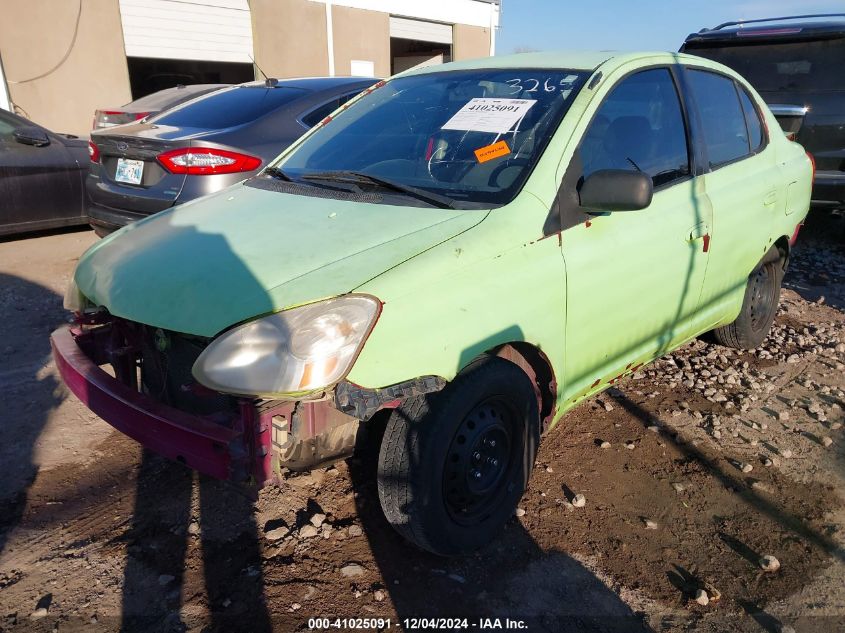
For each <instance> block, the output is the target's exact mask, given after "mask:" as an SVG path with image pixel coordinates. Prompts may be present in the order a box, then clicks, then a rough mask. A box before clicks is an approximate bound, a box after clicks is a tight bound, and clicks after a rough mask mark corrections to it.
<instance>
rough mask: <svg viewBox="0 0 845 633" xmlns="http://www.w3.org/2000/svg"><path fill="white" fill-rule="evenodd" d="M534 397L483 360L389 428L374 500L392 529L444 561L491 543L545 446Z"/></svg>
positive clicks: (504, 367) (394, 418)
mask: <svg viewBox="0 0 845 633" xmlns="http://www.w3.org/2000/svg"><path fill="white" fill-rule="evenodd" d="M539 428H540V424H539V413H538V407H537V398H536V395H535V392H534V388H533V386H532V384H531V381H530V380H529V378H528V376H526V374H525V373H524V372H523V371H522V370H521V369H520V368H519V367H517V366H516V365H514V364H513V363H511V362H509V361H506V360H503V359H500V358H494V357H484V358H482V359H479V360H477V361H474V362H473V363H471V364H470V365H469V366H468V367H467V368H466V369H465V370H464V371H462V372H461V373H460V374H459V375H458V376H457V377H456V378H455V380H454V381H452V382H451V383H450V384H449V385H447V386H446V388H445V389H444V390H443V391H442V392H440V393H437V394H429V395H427V396H419V397H416V398H410V399H409V400H406V401H405V402H404V403H403V404H402V406H400V407H399V408H398V409H396V410H395V411H394V412H393V413H392V414H391V416H390V419H389V420H388V422H387V428H386V430H385V434H384V438H383V439H382V444H381V450H380V452H379V467H378V492H379V499H380V501H381V506H382V509H383V510H384V514H385V516H386V517H387V520H388V522H390V524H391V525H393V527H394V528H395V529H396V530H397V531H398V532H399V533H400V534H402V536H404V537H405V538H406V539H408V540H409V541H411V542H412V543H415V544H416V545H418V546H419V547H421V548H423V549H426V550H428V551H430V552H434V553H435V554H440V555H443V556H455V555H462V554H468V553H470V552H472V551H474V550H476V549H478V548H480V547H482V546H483V545H485V544H487V543H488V542H490V541H491V540H492V539H493V538H495V536H496V535H497V534H498V532H499V530H501V528H502V526H503V525H504V524H505V522H506V521H507V520H508V519H509V518H510V517H511V516H512V515H513V512H514V510H515V509H516V505H517V503H518V502H519V499H520V497H521V496H522V493H523V492H524V491H525V487H526V485H527V483H528V477H529V475H530V474H531V469H532V466H533V464H534V457H535V455H536V452H537V445H538V443H539Z"/></svg>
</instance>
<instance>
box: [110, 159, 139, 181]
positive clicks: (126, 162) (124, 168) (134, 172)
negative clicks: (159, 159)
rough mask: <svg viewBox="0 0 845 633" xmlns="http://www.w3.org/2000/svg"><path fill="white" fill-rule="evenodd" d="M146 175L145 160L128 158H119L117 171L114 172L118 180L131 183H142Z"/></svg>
mask: <svg viewBox="0 0 845 633" xmlns="http://www.w3.org/2000/svg"><path fill="white" fill-rule="evenodd" d="M143 176H144V161H142V160H130V159H128V158H118V159H117V171H116V172H115V174H114V179H115V181H116V182H125V183H129V184H130V185H140V184H141V178H143Z"/></svg>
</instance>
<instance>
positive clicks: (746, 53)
mask: <svg viewBox="0 0 845 633" xmlns="http://www.w3.org/2000/svg"><path fill="white" fill-rule="evenodd" d="M796 29H797V30H799V31H800V28H798V27H796ZM735 39H738V38H735ZM686 52H688V53H692V54H694V55H700V56H702V57H706V58H708V59H712V60H714V61H717V62H719V63H722V64H725V65H726V66H729V67H731V68H733V69H734V70H735V71H737V72H738V73H739V74H741V75H742V76H743V77H744V78H745V79H746V80H747V81H748V82H749V83H750V84H751V85H752V86H754V89H755V90H756V91H757V92H758V93H759V94H760V96H761V97H762V98H763V99H764V100H765V101H766V103H768V104H769V105H772V106H792V107H793V108H797V109H798V110H797V111H798V112H805V114H804V115H803V118H802V117H787V118H786V120H787V121H788V124H789V125H790V129H794V128H795V127H797V126H798V125H800V128H798V130H797V134H796V137H795V140H797V141H798V142H799V143H800V144H801V145H803V146H804V148H805V149H806V150H807V151H809V152H810V153H811V154H812V155H813V157H814V158H815V161H816V169H817V172H816V177H817V180H819V181H825V180H827V179H830V178H839V179H841V178H842V177H843V172H845V73H843V70H842V69H843V64H845V38H843V37H841V35H840V36H835V35H833V34H825V35H824V36H819V37H818V39H808V38H804V39H801V40H798V41H795V40H792V41H790V40H788V39H786V36H784V37H781V38H779V39H778V38H769V37H766V36H765V35H755V33H754V31H750V32H749V33H748V34H747V35H746V36H745V37H743V38H741V41H738V42H737V41H733V40H728V41H724V40H717V41H714V42H697V43H695V45H694V46H692V47H689V48H686ZM773 111H774V113H775V115H778V113H779V112H781V111H782V110H781V109H780V108H776V107H774V108H773ZM783 120H784V119H782V122H783ZM821 199H823V198H821Z"/></svg>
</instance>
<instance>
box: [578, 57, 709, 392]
mask: <svg viewBox="0 0 845 633" xmlns="http://www.w3.org/2000/svg"><path fill="white" fill-rule="evenodd" d="M678 95H679V93H678V89H677V86H676V82H675V79H674V77H673V74H672V73H671V72H670V70H669V69H668V68H653V69H648V70H644V71H640V72H638V73H636V74H633V75H629V76H627V77H626V78H624V79H622V80H621V81H620V82H619V83H618V84H617V85H616V86H615V87H614V88H613V89H612V90H611V91H610V93H609V94H608V96H607V97H606V98H605V100H604V102H603V103H602V105H601V106H600V107H599V109H598V111H597V112H596V114H595V115H594V117H593V119H592V121H591V123H590V125H589V127H588V129H587V131H586V133H585V134H584V137H583V140H582V141H581V145H580V147H579V149H578V151H577V152H576V154H575V158H574V159H573V160H575V161H578V160H580V165H581V169H582V170H583V176H584V177H588V176H589V175H590V174H591V173H594V172H596V171H598V170H601V169H625V170H639V171H643V172H645V173H647V174H649V175H650V176H651V177H652V179H653V182H654V188H655V189H654V198H653V201H652V203H651V205H650V206H649V207H648V208H646V209H642V210H639V211H624V212H621V211H620V212H611V213H606V214H602V215H595V216H593V217H591V218H590V219H589V220H588V221H586V222H583V223H582V224H579V225H578V226H574V227H572V228H571V229H569V230H567V231H565V233H564V234H563V238H562V246H561V248H562V251H563V257H564V260H565V262H566V271H567V273H566V274H567V314H566V360H565V368H566V370H565V371H566V375H565V376H564V385H565V387H564V398H565V399H566V400H567V401H572V400H574V399H576V398H578V397H580V396H582V395H584V394H586V393H588V392H591V391H594V390H596V389H598V388H599V386H600V385H601V384H606V383H607V382H609V381H612V380H614V379H615V378H616V377H618V376H620V375H621V374H623V373H625V372H626V371H631V370H632V369H633V368H635V367H636V365H637V364H638V363H642V362H645V361H647V360H650V359H652V358H654V357H657V356H660V355H662V354H664V353H665V352H667V351H668V350H669V349H671V348H672V347H673V345H675V344H677V343H678V342H680V341H682V340H684V339H686V338H688V337H689V336H691V333H694V332H693V330H694V328H695V311H696V308H697V306H698V301H699V295H700V293H701V287H702V283H703V280H704V274H705V271H706V267H707V260H708V254H707V247H708V242H709V232H710V223H711V215H712V214H711V209H710V206H709V203H708V201H707V198H706V196H705V195H704V192H703V188H702V183H700V182H699V180H698V179H695V178H693V177H692V169H691V167H692V166H691V160H690V152H689V140H688V139H689V134H688V132H687V130H688V125H687V124H686V121H685V116H684V113H683V110H682V108H681V103H680V99H679V96H678Z"/></svg>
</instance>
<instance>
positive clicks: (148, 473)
mask: <svg viewBox="0 0 845 633" xmlns="http://www.w3.org/2000/svg"><path fill="white" fill-rule="evenodd" d="M843 224H845V222H843V220H842V219H840V218H838V217H835V216H830V215H828V214H814V215H812V216H811V219H810V221H809V222H808V226H807V227H805V229H804V231H803V234H802V236H801V239H800V241H799V247H798V249H796V252H795V255H794V258H793V262H792V266H791V268H790V272H789V274H788V275H787V278H786V280H785V290H784V292H783V294H782V301H781V309H780V312H779V314H778V317H777V321H776V326H775V327H774V329H773V331H772V333H771V335H770V337H769V339H768V340H767V341H766V343H765V344H764V346H763V347H761V348H760V349H759V350H755V351H754V352H744V353H736V352H731V351H730V350H726V349H724V348H720V347H718V346H715V345H711V344H709V343H707V342H704V341H697V342H694V343H691V344H689V345H687V346H685V347H684V348H682V349H680V350H678V351H676V352H674V353H673V354H671V355H669V356H666V357H664V358H663V359H661V360H660V361H658V362H656V363H654V364H653V365H651V366H649V367H646V368H644V369H643V370H641V371H639V372H637V373H636V374H634V375H633V376H631V377H629V378H628V379H626V380H624V381H622V382H621V383H619V384H618V385H617V386H616V387H615V388H614V389H612V390H610V391H609V392H605V393H604V394H602V395H601V396H599V397H598V398H594V399H591V400H589V401H587V402H585V403H584V404H582V405H581V406H579V407H578V408H577V409H576V410H574V411H573V412H571V413H570V414H569V415H567V416H566V418H565V419H564V420H563V422H562V423H561V424H560V425H559V426H558V427H557V428H556V429H555V430H554V431H552V432H551V433H550V434H549V435H548V436H547V437H546V438H545V440H544V443H543V444H542V446H541V449H540V453H539V455H538V461H537V467H536V469H535V472H534V475H533V477H532V480H531V484H530V488H529V490H528V491H527V492H526V494H525V497H524V498H523V500H522V502H521V504H520V508H519V510H518V511H517V516H515V517H514V519H513V520H512V521H511V522H510V523H509V524H508V525H507V527H506V529H505V530H504V532H503V534H502V536H501V537H500V538H499V539H497V540H496V541H495V542H494V543H493V544H492V545H490V546H489V547H487V548H485V549H484V550H483V551H481V552H479V553H478V554H477V555H476V556H474V557H471V558H468V559H459V560H446V559H440V558H437V557H434V556H431V555H428V554H425V553H421V552H419V551H417V550H415V549H413V548H412V547H410V546H409V545H407V544H406V543H405V542H404V541H402V540H401V539H400V538H399V537H398V536H397V535H396V534H394V533H393V531H392V530H391V529H390V527H389V526H387V525H386V524H385V522H384V520H383V518H382V517H381V515H380V512H379V509H378V498H377V495H376V492H375V486H374V481H373V464H372V460H371V459H370V458H369V457H368V456H367V455H363V456H361V457H360V458H356V459H352V460H349V461H348V462H345V463H341V464H338V465H337V466H335V467H331V468H328V469H323V470H317V471H314V472H312V473H309V474H304V475H296V476H289V477H288V478H287V479H286V481H285V482H284V483H283V484H282V485H281V486H279V487H273V488H268V489H265V490H263V491H262V492H261V494H260V497H259V499H258V501H257V502H256V503H253V502H251V501H250V500H249V499H248V498H247V497H246V496H244V495H243V494H241V491H238V490H236V489H234V488H232V487H231V486H227V485H223V484H220V483H218V482H214V481H211V480H207V479H204V478H198V477H196V476H195V475H194V474H192V473H190V472H188V471H186V470H184V469H182V468H181V467H179V466H178V465H174V464H170V463H167V462H165V461H163V460H161V459H158V458H156V457H154V456H152V455H146V454H143V453H142V451H141V450H140V449H139V448H138V447H137V445H135V444H134V443H133V442H132V441H130V440H128V439H127V438H125V437H123V436H121V435H120V434H118V433H117V432H114V431H112V430H111V428H110V427H109V426H108V425H106V424H105V423H103V422H101V421H99V420H98V419H97V418H96V416H93V415H92V414H90V413H89V412H88V411H87V410H86V409H85V408H84V407H82V406H81V405H80V404H79V403H78V402H77V401H76V400H75V398H73V397H72V396H70V395H69V394H68V393H67V391H66V390H65V389H64V387H63V386H62V385H61V384H60V381H59V380H58V377H57V375H56V372H55V368H54V366H53V364H52V362H51V361H50V358H49V344H48V340H47V337H48V335H49V332H50V331H51V330H52V329H53V327H55V325H56V324H57V323H60V322H61V321H62V320H63V319H64V318H65V315H64V312H63V311H62V309H61V294H62V292H63V289H64V286H65V284H66V282H67V279H68V276H69V274H70V272H71V270H72V268H73V265H74V262H75V260H76V258H77V257H78V256H79V254H80V253H81V252H82V251H83V250H84V248H85V247H87V246H88V245H89V244H91V243H93V241H94V237H93V235H92V234H91V233H89V232H67V233H59V234H52V235H45V236H41V237H33V238H29V239H21V240H6V241H4V242H0V314H2V317H3V322H4V324H6V327H5V328H4V331H5V336H4V337H3V339H2V341H0V361H2V362H0V388H2V390H3V393H4V398H3V407H2V409H0V464H2V465H3V468H2V475H3V477H2V478H0V631H6V630H8V631H23V630H39V631H41V630H44V631H53V630H60V631H67V630H102V631H112V630H118V629H121V627H122V628H123V629H124V630H149V631H178V630H195V631H230V630H243V631H261V630H268V629H270V628H271V627H272V628H274V629H275V630H278V631H299V630H309V623H308V619H309V618H311V617H314V616H318V617H335V616H339V617H361V618H375V617H380V618H390V620H391V625H392V628H397V627H398V628H402V629H405V630H411V629H412V628H414V627H413V626H412V625H414V624H415V623H414V622H405V619H406V618H409V619H410V618H420V617H435V616H436V617H449V616H453V617H461V618H469V620H468V621H467V626H468V627H469V628H470V629H475V630H483V629H482V628H481V627H479V626H478V625H479V624H483V621H482V620H481V618H490V619H495V618H501V623H502V627H505V626H506V623H505V618H510V619H512V620H513V619H516V620H522V621H524V622H525V623H526V625H527V626H528V630H530V631H549V632H557V631H570V630H571V631H576V630H577V631H582V630H595V631H631V630H645V631H649V630H651V631H667V630H671V631H681V630H683V631H687V630H694V631H714V632H715V631H724V630H727V629H730V630H738V631H770V632H780V631H784V632H786V631H789V630H791V629H792V630H795V631H797V632H799V633H800V632H803V631H834V630H845V504H844V503H843V499H845V432H843V428H842V425H843V423H845V414H843V407H845V391H843V390H845V365H843V363H845V241H843V237H842V236H843V234H844V233H845V231H843V226H842V225H843ZM416 624H425V623H416ZM473 624H475V625H476V626H473ZM492 624H495V620H493V622H492ZM460 625H461V622H458V623H457V626H455V627H452V628H453V629H459V628H460ZM417 628H419V627H417ZM441 630H442V629H441ZM450 630H452V629H450ZM487 630H494V629H492V628H488V629H487Z"/></svg>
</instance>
